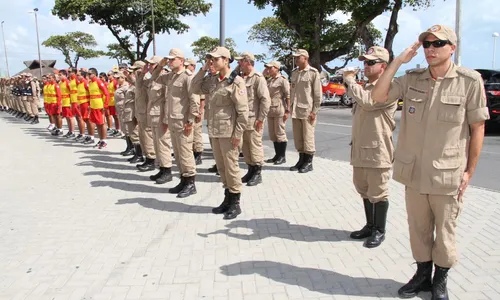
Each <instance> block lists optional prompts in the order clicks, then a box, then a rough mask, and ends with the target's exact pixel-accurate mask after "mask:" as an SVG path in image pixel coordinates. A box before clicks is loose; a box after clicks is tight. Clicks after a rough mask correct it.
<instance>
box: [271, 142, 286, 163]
mask: <svg viewBox="0 0 500 300" xmlns="http://www.w3.org/2000/svg"><path fill="white" fill-rule="evenodd" d="M286 144H287V142H278V146H277V147H278V158H276V161H275V162H274V164H275V165H281V164H284V163H286Z"/></svg>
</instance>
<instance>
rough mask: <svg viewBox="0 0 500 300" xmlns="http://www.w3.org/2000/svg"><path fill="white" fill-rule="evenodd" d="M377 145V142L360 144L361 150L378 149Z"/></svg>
mask: <svg viewBox="0 0 500 300" xmlns="http://www.w3.org/2000/svg"><path fill="white" fill-rule="evenodd" d="M379 144H380V142H379V141H367V142H363V143H361V148H363V149H374V148H378V146H379Z"/></svg>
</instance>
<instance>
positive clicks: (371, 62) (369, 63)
mask: <svg viewBox="0 0 500 300" xmlns="http://www.w3.org/2000/svg"><path fill="white" fill-rule="evenodd" d="M378 63H383V61H381V60H365V61H364V64H365V65H369V66H374V65H376V64H378Z"/></svg>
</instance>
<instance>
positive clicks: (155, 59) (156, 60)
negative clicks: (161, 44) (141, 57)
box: [146, 55, 163, 64]
mask: <svg viewBox="0 0 500 300" xmlns="http://www.w3.org/2000/svg"><path fill="white" fill-rule="evenodd" d="M162 59H163V58H162V57H161V56H158V55H155V56H153V57H151V58H150V59H146V62H148V63H150V64H159V63H160V61H161V60H162Z"/></svg>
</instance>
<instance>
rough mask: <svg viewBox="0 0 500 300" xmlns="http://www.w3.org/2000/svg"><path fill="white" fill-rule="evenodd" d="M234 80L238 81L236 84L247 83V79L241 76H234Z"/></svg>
mask: <svg viewBox="0 0 500 300" xmlns="http://www.w3.org/2000/svg"><path fill="white" fill-rule="evenodd" d="M233 82H234V83H236V84H245V81H244V80H243V78H241V77H240V76H236V77H234V80H233Z"/></svg>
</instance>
